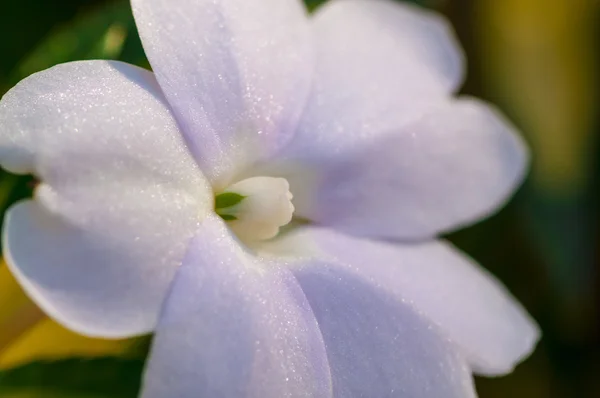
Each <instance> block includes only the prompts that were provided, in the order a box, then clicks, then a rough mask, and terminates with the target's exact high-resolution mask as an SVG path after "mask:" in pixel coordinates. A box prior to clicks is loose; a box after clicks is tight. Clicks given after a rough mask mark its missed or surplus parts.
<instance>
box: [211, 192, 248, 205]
mask: <svg viewBox="0 0 600 398" xmlns="http://www.w3.org/2000/svg"><path fill="white" fill-rule="evenodd" d="M244 198H245V196H244V195H240V194H239V193H235V192H224V193H222V194H220V195H217V197H216V198H215V209H226V208H228V207H232V206H235V205H237V204H238V203H240V202H241V201H242V200H244Z"/></svg>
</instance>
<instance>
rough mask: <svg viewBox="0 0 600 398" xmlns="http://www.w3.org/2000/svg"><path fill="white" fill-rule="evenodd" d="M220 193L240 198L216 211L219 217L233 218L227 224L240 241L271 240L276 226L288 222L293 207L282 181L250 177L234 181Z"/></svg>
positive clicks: (289, 193)
mask: <svg viewBox="0 0 600 398" xmlns="http://www.w3.org/2000/svg"><path fill="white" fill-rule="evenodd" d="M224 192H225V193H236V194H239V195H242V196H244V199H243V200H241V201H240V202H239V203H238V204H236V205H235V206H231V207H228V208H225V209H222V210H219V213H220V214H221V215H223V214H225V215H230V216H234V217H235V218H236V219H235V220H232V221H229V222H228V224H229V226H230V228H231V229H232V230H233V231H234V232H235V233H236V234H237V236H238V237H239V238H240V239H242V240H246V241H258V240H266V239H271V238H273V237H274V236H275V235H277V233H278V232H279V228H280V227H282V226H284V225H286V224H288V223H289V222H290V221H292V216H293V214H294V205H293V204H292V201H291V200H292V194H291V192H290V184H289V183H288V182H287V180H286V179H285V178H274V177H252V178H248V179H245V180H242V181H239V182H236V183H235V184H233V185H231V186H229V187H228V188H227V189H226V190H225V191H224Z"/></svg>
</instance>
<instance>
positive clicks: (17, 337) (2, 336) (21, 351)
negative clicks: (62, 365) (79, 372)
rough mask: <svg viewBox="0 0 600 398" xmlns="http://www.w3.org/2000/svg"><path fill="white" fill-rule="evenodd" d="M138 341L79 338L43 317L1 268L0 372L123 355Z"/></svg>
mask: <svg viewBox="0 0 600 398" xmlns="http://www.w3.org/2000/svg"><path fill="white" fill-rule="evenodd" d="M137 342H138V340H137V339H130V340H101V339H91V338H88V337H84V336H80V335H78V334H75V333H73V332H70V331H68V330H67V329H65V328H63V327H62V326H60V325H59V324H58V323H56V322H54V321H52V320H51V319H49V318H47V317H45V316H44V315H43V313H42V312H41V311H40V310H39V308H38V307H37V306H36V305H35V304H34V303H33V302H32V301H31V300H30V299H29V298H28V297H27V296H26V295H25V293H24V292H23V291H22V289H21V288H20V287H19V285H18V284H17V282H16V281H15V279H14V278H13V277H12V275H11V274H10V272H9V271H8V267H6V265H5V264H4V263H3V262H2V263H1V264H0V369H6V368H9V367H12V366H16V365H19V364H24V363H27V362H30V361H33V360H39V359H58V358H66V357H71V356H81V357H92V356H111V355H125V354H127V353H129V352H131V351H132V349H133V348H134V347H135V345H136V344H137Z"/></svg>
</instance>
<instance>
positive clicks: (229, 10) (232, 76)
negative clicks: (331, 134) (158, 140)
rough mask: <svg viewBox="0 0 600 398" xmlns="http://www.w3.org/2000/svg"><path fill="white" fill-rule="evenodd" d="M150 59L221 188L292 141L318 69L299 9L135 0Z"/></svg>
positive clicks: (255, 1) (286, 1)
mask: <svg viewBox="0 0 600 398" xmlns="http://www.w3.org/2000/svg"><path fill="white" fill-rule="evenodd" d="M132 4H133V11H134V15H135V18H136V22H137V26H138V29H139V31H140V36H141V37H142V41H143V44H144V48H145V50H146V54H147V55H148V58H149V60H150V63H151V64H152V67H153V70H154V72H155V73H156V75H157V78H158V81H159V83H160V85H161V87H162V89H163V90H164V92H165V95H166V96H167V98H168V100H169V102H170V104H171V105H172V107H173V111H174V113H175V115H176V118H177V120H178V122H179V123H180V125H181V126H182V128H183V130H184V132H185V134H186V138H187V140H188V142H189V143H190V146H191V148H192V149H193V151H194V153H195V155H196V157H197V159H198V161H199V162H200V163H201V164H202V165H203V168H204V172H205V173H206V174H207V175H208V176H209V177H210V178H211V180H213V182H214V183H217V184H218V185H223V184H225V183H227V180H228V178H229V177H231V174H232V173H234V172H236V171H239V170H240V169H243V167H244V166H245V165H247V164H248V163H251V162H253V161H255V160H257V159H260V158H261V157H263V156H267V155H269V154H270V153H272V152H273V151H275V150H277V149H279V148H280V147H281V146H282V145H283V144H284V143H285V142H287V141H288V140H289V138H290V137H291V135H292V133H293V132H294V130H295V126H296V122H297V120H298V117H299V116H300V112H301V110H302V108H303V107H304V104H305V102H306V97H307V95H308V91H309V89H310V81H311V77H312V70H313V66H314V63H313V57H312V41H311V38H310V33H311V32H310V29H309V25H308V18H307V16H306V11H305V9H304V7H303V5H302V2H301V1H299V0H243V1H239V0H133V1H132Z"/></svg>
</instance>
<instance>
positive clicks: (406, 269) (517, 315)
mask: <svg viewBox="0 0 600 398" xmlns="http://www.w3.org/2000/svg"><path fill="white" fill-rule="evenodd" d="M268 250H270V251H271V252H272V251H273V250H275V251H276V252H277V253H278V254H280V255H282V254H286V253H287V254H288V255H292V256H294V257H306V256H308V258H316V259H318V261H319V262H321V263H322V264H326V265H328V271H323V274H320V272H321V271H319V270H318V267H317V266H315V267H314V269H309V271H306V270H305V268H306V266H304V267H302V264H305V263H307V261H306V259H303V260H301V261H299V264H300V266H301V267H300V269H301V272H302V273H307V272H308V274H309V275H317V276H318V275H322V277H323V275H325V276H326V277H327V278H326V279H327V280H329V282H328V286H329V287H328V288H327V289H329V290H331V289H333V286H330V285H333V283H332V282H331V281H333V280H335V278H339V280H342V281H347V282H345V283H347V284H348V287H347V289H349V290H352V289H354V293H350V292H349V293H348V295H349V297H348V298H346V300H349V299H350V296H351V295H352V294H356V295H357V296H358V297H359V298H356V299H355V300H356V301H360V297H365V294H366V293H365V291H369V290H372V291H378V292H379V293H378V294H379V295H380V296H381V297H387V299H386V300H388V301H387V302H389V303H397V304H396V305H399V304H398V303H405V304H408V305H410V306H411V307H412V308H413V309H414V310H415V311H417V312H418V313H419V314H421V315H422V316H424V317H425V318H426V319H429V320H430V321H431V322H432V323H433V324H435V325H436V326H437V327H439V329H440V330H441V331H442V332H443V334H444V335H445V336H447V337H448V341H449V342H452V343H451V344H455V345H457V347H459V348H460V351H461V353H462V355H463V356H464V357H465V358H466V359H467V361H468V363H469V365H470V366H471V368H472V369H473V370H474V371H476V372H478V373H482V374H488V375H499V374H505V373H508V372H510V371H511V370H512V369H513V367H514V366H515V365H516V364H517V363H519V362H520V361H522V360H523V359H524V358H526V357H527V356H528V355H529V354H530V353H531V352H532V350H533V348H534V346H535V344H536V343H537V340H538V338H539V330H538V328H537V326H536V324H535V322H534V321H533V320H532V319H531V318H530V317H529V315H528V314H527V313H526V312H525V310H524V309H523V308H522V307H521V305H519V303H517V302H516V300H515V299H514V298H513V297H512V296H511V295H510V293H509V292H507V290H506V289H505V288H504V287H503V286H502V285H501V284H500V283H499V282H498V281H497V280H496V279H495V278H494V277H493V276H491V275H490V274H488V273H487V272H486V271H484V270H483V269H481V268H480V267H479V266H478V265H476V264H475V263H474V262H473V261H472V260H470V259H469V258H467V257H466V256H464V255H463V254H461V253H460V252H458V251H457V250H456V249H454V248H453V247H452V246H451V245H449V244H447V243H443V242H438V241H431V242H428V243H419V244H393V243H385V242H375V241H369V240H364V239H359V238H352V237H349V236H345V235H342V234H340V233H337V232H334V231H332V230H328V229H319V228H303V229H302V230H300V231H298V232H295V233H291V234H290V235H288V236H287V237H284V238H282V239H281V240H280V241H279V242H275V243H273V244H271V247H270V248H269V249H268ZM309 263H310V262H309ZM315 278H316V277H315ZM319 278H321V277H319ZM300 281H301V284H302V286H303V288H304V290H305V293H306V295H307V297H308V298H309V300H310V301H311V304H313V298H312V295H311V293H310V292H309V291H307V289H306V286H305V283H302V279H300ZM348 281H350V282H348ZM353 286H354V287H353ZM359 286H362V287H361V288H360V289H363V291H359V290H358V289H359ZM323 301H324V300H323ZM323 305H325V304H323ZM314 307H315V305H314V304H313V309H314V310H315V313H316V314H317V317H319V314H318V312H317V310H316V309H315V308H314ZM375 308H376V307H375V304H373V309H371V310H370V312H371V313H375V312H376V311H377V310H376V309H375ZM349 310H350V309H348V311H349ZM387 313H388V316H390V315H389V311H388V312H387ZM365 316H367V315H365ZM368 316H370V315H368ZM373 316H374V315H373ZM397 319H398V322H401V318H397ZM397 327H398V328H401V327H402V325H401V324H398V325H397ZM325 339H326V342H327V338H326V337H325ZM449 344H450V343H449ZM330 361H331V359H330Z"/></svg>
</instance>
